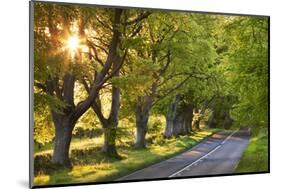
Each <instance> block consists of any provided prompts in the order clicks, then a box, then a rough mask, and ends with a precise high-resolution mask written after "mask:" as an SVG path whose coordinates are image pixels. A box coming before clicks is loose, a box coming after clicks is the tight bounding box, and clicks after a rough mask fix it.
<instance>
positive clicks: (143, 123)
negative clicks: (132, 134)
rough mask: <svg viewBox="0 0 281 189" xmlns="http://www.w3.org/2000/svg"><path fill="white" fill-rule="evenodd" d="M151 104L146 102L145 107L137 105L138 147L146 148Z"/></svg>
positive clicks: (136, 142)
mask: <svg viewBox="0 0 281 189" xmlns="http://www.w3.org/2000/svg"><path fill="white" fill-rule="evenodd" d="M149 110H150V104H149V103H145V104H144V105H143V107H141V106H137V111H136V114H135V116H136V141H135V147H136V148H145V147H146V143H145V136H146V132H147V123H148V118H149Z"/></svg>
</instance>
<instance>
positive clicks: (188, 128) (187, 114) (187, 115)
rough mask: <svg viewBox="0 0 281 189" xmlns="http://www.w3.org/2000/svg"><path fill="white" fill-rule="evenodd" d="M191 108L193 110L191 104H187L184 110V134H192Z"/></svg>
mask: <svg viewBox="0 0 281 189" xmlns="http://www.w3.org/2000/svg"><path fill="white" fill-rule="evenodd" d="M193 108H194V106H193V104H188V105H186V107H185V108H184V128H185V131H184V132H185V134H190V133H191V132H192V119H193Z"/></svg>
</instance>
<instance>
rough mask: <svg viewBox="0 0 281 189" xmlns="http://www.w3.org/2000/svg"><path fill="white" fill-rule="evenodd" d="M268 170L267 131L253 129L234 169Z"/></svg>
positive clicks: (238, 171)
mask: <svg viewBox="0 0 281 189" xmlns="http://www.w3.org/2000/svg"><path fill="white" fill-rule="evenodd" d="M267 171H268V133H267V130H266V129H262V130H259V131H258V133H256V132H255V131H254V132H253V134H252V137H251V139H250V143H249V145H248V146H247V148H246V150H245V151H244V153H243V155H242V158H241V160H240V162H239V164H238V166H237V168H236V170H235V172H236V173H249V172H267Z"/></svg>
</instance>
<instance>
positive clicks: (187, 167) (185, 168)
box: [168, 130, 238, 178]
mask: <svg viewBox="0 0 281 189" xmlns="http://www.w3.org/2000/svg"><path fill="white" fill-rule="evenodd" d="M237 131H238V130H236V131H233V132H232V133H231V134H230V135H229V136H228V137H226V138H225V139H224V140H223V141H222V142H221V143H220V144H219V145H218V146H217V147H216V148H214V149H213V150H212V151H210V152H209V153H207V154H205V155H204V156H202V157H201V158H199V159H197V160H196V161H194V162H192V163H191V164H189V165H187V166H186V167H184V168H182V169H180V170H179V171H177V172H175V173H173V174H171V175H170V176H168V178H171V177H174V176H176V175H181V174H180V173H181V172H183V171H184V170H189V168H190V167H191V166H193V165H196V164H197V163H198V162H200V161H203V159H204V158H206V157H207V156H209V155H211V154H212V153H213V152H215V151H216V150H217V149H219V148H220V147H221V146H222V145H223V144H224V143H225V142H226V141H228V140H229V139H230V137H232V136H233V135H234V134H235V133H236V132H237Z"/></svg>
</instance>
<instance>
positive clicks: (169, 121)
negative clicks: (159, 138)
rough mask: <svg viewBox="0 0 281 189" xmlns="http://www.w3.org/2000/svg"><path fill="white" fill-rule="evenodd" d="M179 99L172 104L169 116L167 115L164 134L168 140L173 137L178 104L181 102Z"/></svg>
mask: <svg viewBox="0 0 281 189" xmlns="http://www.w3.org/2000/svg"><path fill="white" fill-rule="evenodd" d="M179 98H180V97H179V95H177V96H176V97H175V100H174V102H172V103H171V104H170V108H169V110H168V114H167V115H166V127H165V132H164V137H166V138H170V137H172V136H173V130H174V120H175V117H176V111H177V103H178V101H179Z"/></svg>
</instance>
